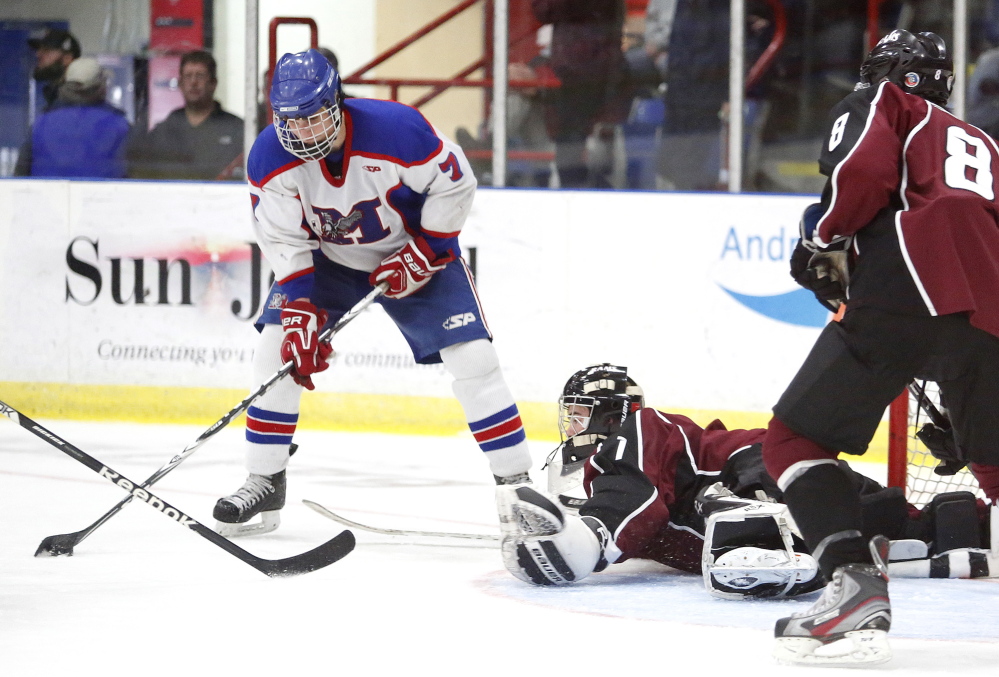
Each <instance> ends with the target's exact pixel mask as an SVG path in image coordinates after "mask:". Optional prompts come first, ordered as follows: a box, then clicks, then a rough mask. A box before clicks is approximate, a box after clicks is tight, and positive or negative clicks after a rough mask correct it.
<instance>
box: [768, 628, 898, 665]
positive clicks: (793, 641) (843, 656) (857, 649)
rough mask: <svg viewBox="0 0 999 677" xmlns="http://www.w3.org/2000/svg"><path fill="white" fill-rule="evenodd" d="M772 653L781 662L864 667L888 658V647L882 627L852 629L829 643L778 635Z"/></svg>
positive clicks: (889, 657)
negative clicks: (875, 628) (842, 636)
mask: <svg viewBox="0 0 999 677" xmlns="http://www.w3.org/2000/svg"><path fill="white" fill-rule="evenodd" d="M773 656H774V658H775V659H776V660H777V662H778V663H780V664H781V665H810V666H813V667H827V666H828V667H839V668H849V667H864V666H867V665H879V664H881V663H887V662H888V661H890V660H891V648H890V647H889V646H888V633H887V632H885V631H884V630H854V631H852V632H848V633H846V636H845V637H844V638H843V639H841V640H838V641H836V642H830V643H829V644H823V643H822V642H821V641H819V640H817V639H814V638H812V637H778V638H777V646H776V647H775V648H774V653H773Z"/></svg>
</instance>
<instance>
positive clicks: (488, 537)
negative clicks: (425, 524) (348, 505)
mask: <svg viewBox="0 0 999 677" xmlns="http://www.w3.org/2000/svg"><path fill="white" fill-rule="evenodd" d="M302 503H304V504H305V505H307V506H309V507H310V508H312V509H313V510H315V511H316V512H318V513H319V514H320V515H322V516H323V517H328V518H329V519H331V520H333V521H334V522H339V523H340V524H343V525H344V526H349V527H354V528H355V529H361V530H362V531H370V532H372V533H376V534H385V535H387V536H413V537H417V538H420V537H423V538H460V539H464V540H471V541H485V542H489V543H492V542H495V541H498V540H499V536H496V535H494V534H463V533H458V532H454V531H415V530H410V529H386V528H384V527H373V526H370V525H367V524H361V523H360V522H355V521H353V520H350V519H347V518H346V517H343V516H341V515H338V514H336V513H335V512H333V511H332V510H330V509H329V508H327V507H325V506H322V505H319V504H318V503H316V502H315V501H309V500H303V501H302Z"/></svg>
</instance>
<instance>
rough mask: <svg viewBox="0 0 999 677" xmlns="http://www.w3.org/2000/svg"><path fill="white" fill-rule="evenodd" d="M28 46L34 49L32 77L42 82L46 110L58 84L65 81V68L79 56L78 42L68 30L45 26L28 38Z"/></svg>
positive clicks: (49, 106)
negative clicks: (37, 33) (42, 29)
mask: <svg viewBox="0 0 999 677" xmlns="http://www.w3.org/2000/svg"><path fill="white" fill-rule="evenodd" d="M28 46H29V47H31V49H33V50H35V70H34V72H33V73H32V77H33V78H34V79H35V81H36V82H41V83H44V84H43V86H42V96H43V97H44V99H45V108H44V110H48V109H49V108H51V107H52V105H53V104H54V103H55V100H56V97H57V96H58V93H59V85H61V84H62V83H63V82H64V81H65V77H66V69H67V68H68V67H69V65H70V64H71V63H73V61H74V60H75V59H79V58H80V42H79V41H78V40H77V39H76V38H75V37H73V34H72V33H70V32H69V31H65V30H62V29H61V28H47V29H45V32H44V33H42V34H41V35H37V36H35V37H32V38H29V39H28Z"/></svg>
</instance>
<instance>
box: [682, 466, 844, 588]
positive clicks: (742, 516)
mask: <svg viewBox="0 0 999 677" xmlns="http://www.w3.org/2000/svg"><path fill="white" fill-rule="evenodd" d="M696 505H697V510H698V512H700V513H701V514H702V515H704V516H705V530H704V549H703V550H702V552H701V571H702V574H703V576H704V587H705V588H706V589H707V591H708V592H709V593H711V594H712V595H714V596H715V597H721V598H724V599H743V598H746V597H788V596H794V595H800V594H803V593H805V592H810V591H812V590H815V589H817V588H820V587H822V585H824V580H823V579H822V576H821V575H819V573H818V565H817V564H816V562H815V560H814V559H813V558H812V557H811V555H808V554H806V553H804V552H803V551H804V549H805V548H804V544H803V543H801V540H800V536H797V542H796V534H795V531H796V527H795V526H794V525H793V521H792V520H791V516H790V513H789V512H788V510H787V506H785V505H783V504H781V503H774V502H770V501H753V500H749V499H744V498H739V497H738V496H735V495H734V494H732V492H730V491H729V490H727V489H725V488H724V487H723V486H722V485H721V483H716V484H713V485H712V486H710V487H708V488H706V489H705V490H704V491H702V492H701V494H700V495H699V496H698V497H697V503H696ZM796 550H797V551H796Z"/></svg>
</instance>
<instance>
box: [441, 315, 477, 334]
mask: <svg viewBox="0 0 999 677" xmlns="http://www.w3.org/2000/svg"><path fill="white" fill-rule="evenodd" d="M473 322H475V313H459V314H457V315H452V316H451V317H449V318H447V319H446V320H444V328H445V329H448V330H450V329H457V328H458V327H464V326H465V325H466V324H472V323H473Z"/></svg>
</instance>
